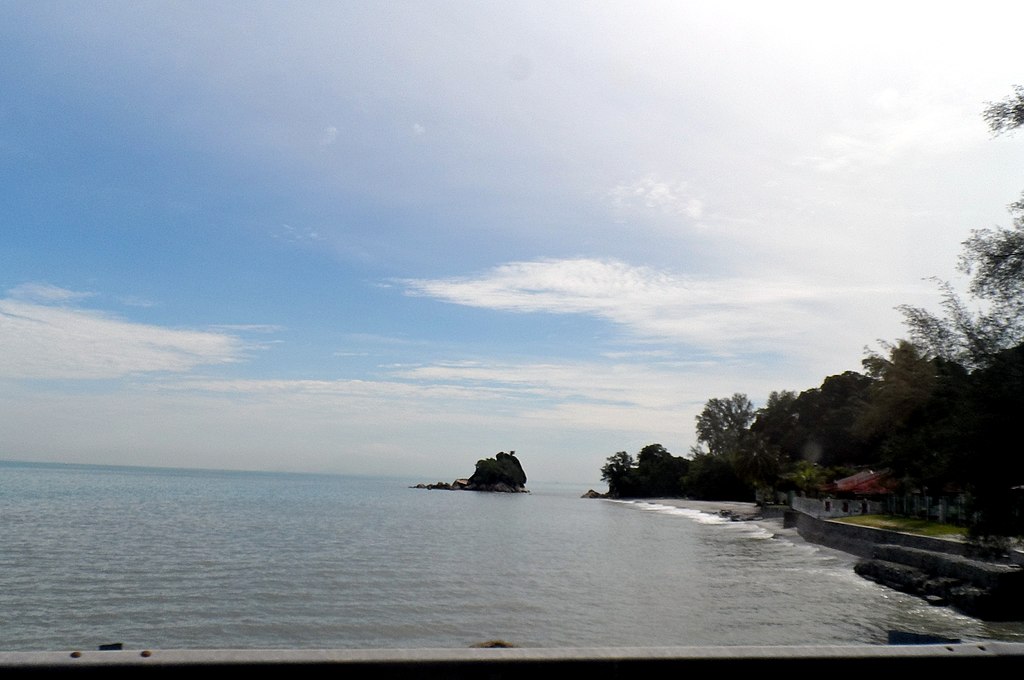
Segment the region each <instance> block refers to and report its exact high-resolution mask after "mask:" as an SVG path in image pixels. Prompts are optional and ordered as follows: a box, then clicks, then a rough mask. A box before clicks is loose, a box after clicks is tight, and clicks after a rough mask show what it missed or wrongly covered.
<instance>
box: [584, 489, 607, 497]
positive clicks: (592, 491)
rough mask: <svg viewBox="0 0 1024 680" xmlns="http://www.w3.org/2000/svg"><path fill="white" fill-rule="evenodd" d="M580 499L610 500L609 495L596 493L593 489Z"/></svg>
mask: <svg viewBox="0 0 1024 680" xmlns="http://www.w3.org/2000/svg"><path fill="white" fill-rule="evenodd" d="M580 498H608V494H606V493H600V492H597V491H594V490H593V489H588V490H587V492H586V493H585V494H583V495H582V496H580Z"/></svg>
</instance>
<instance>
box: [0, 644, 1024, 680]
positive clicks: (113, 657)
mask: <svg viewBox="0 0 1024 680" xmlns="http://www.w3.org/2000/svg"><path fill="white" fill-rule="evenodd" d="M1022 661H1024V643H1013V642H985V643H969V644H968V643H948V644H916V645H852V646H842V645H839V646H791V647H787V646H781V647H657V648H580V649H520V648H511V649H509V648H504V649H502V648H499V649H454V650H452V649H410V650H294V649H292V650H289V649H283V650H136V651H125V650H120V651H81V652H77V651H69V652H0V676H2V677H3V678H5V679H6V678H12V677H18V676H27V675H34V676H37V675H40V674H42V673H52V672H58V673H60V674H62V675H66V676H82V675H95V676H96V677H103V678H118V677H153V676H158V677H163V676H167V677H171V676H172V675H173V676H174V677H180V676H182V674H186V673H202V672H204V671H212V672H218V673H234V672H245V671H250V672H251V671H259V672H266V671H284V672H289V673H301V674H302V676H303V677H321V676H322V677H328V676H329V677H332V678H337V677H344V678H353V677H373V678H382V677H383V678H417V679H419V678H428V679H432V678H451V679H452V680H461V679H463V678H489V679H500V678H516V680H521V678H523V677H530V674H537V675H536V676H537V677H539V676H540V675H550V674H558V675H561V676H562V677H568V676H569V675H570V674H572V675H577V674H580V673H582V674H583V676H584V677H586V678H587V679H588V680H592V679H594V678H635V677H641V674H647V675H648V676H649V677H656V676H655V674H658V675H666V674H669V673H671V674H673V675H674V676H676V677H686V678H688V679H691V680H692V679H693V678H701V677H711V676H712V675H714V676H718V677H721V676H723V675H727V674H731V673H735V672H746V673H751V674H757V675H759V676H764V675H766V674H767V675H773V674H780V673H794V672H800V673H815V674H823V673H828V674H830V675H835V674H836V670H837V669H842V671H843V674H844V675H848V674H853V673H876V674H881V673H884V674H886V675H888V674H891V673H900V672H902V673H917V674H922V673H939V672H940V671H941V674H942V675H946V674H949V673H967V672H970V673H986V672H987V673H995V672H996V671H997V670H1001V671H1005V669H1006V668H1014V667H1020V666H1019V664H1020V662H1022ZM1013 662H1017V664H1018V665H1017V666H1014V665H1012V664H1013ZM1008 664H1010V665H1008Z"/></svg>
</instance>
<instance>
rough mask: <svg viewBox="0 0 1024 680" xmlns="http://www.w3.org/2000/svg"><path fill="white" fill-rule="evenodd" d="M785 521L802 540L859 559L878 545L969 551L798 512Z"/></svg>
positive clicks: (945, 541)
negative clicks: (846, 553) (855, 556)
mask: <svg viewBox="0 0 1024 680" xmlns="http://www.w3.org/2000/svg"><path fill="white" fill-rule="evenodd" d="M784 520H785V526H789V527H795V528H796V530H797V533H799V534H800V537H801V538H803V539H804V540H805V541H810V542H811V543H817V544H819V545H826V546H828V547H830V548H835V549H836V550H842V551H843V552H848V553H850V554H852V555H857V556H858V557H871V556H872V555H873V553H874V547H875V546H876V545H879V544H885V545H902V546H905V547H908V548H918V549H920V550H929V551H932V552H939V553H947V554H951V555H967V554H968V552H969V546H968V544H966V543H964V542H962V541H955V540H950V539H944V538H930V537H928V536H916V535H914V534H905V533H901V532H899V531H887V530H885V529H876V528H874V527H863V526H857V525H855V524H845V523H843V522H833V521H830V520H827V519H818V518H817V517H812V516H811V515H808V514H806V513H803V512H799V511H790V512H788V513H786V516H785V518H784Z"/></svg>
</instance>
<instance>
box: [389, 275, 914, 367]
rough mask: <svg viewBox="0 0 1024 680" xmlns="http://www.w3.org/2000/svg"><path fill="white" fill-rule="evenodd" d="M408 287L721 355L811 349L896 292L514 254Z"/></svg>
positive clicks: (450, 299)
mask: <svg viewBox="0 0 1024 680" xmlns="http://www.w3.org/2000/svg"><path fill="white" fill-rule="evenodd" d="M405 285H406V286H407V288H408V291H409V293H410V294H413V295H423V296H429V297H434V298H437V299H440V300H444V301H447V302H451V303H454V304H460V305H466V306H470V307H481V308H487V309H500V310H508V311H515V312H545V313H552V314H565V313H575V314H588V315H591V316H595V317H598V318H602V319H606V320H608V321H611V322H613V323H615V324H618V325H620V326H622V327H623V328H625V329H626V330H627V331H629V332H630V333H632V334H634V335H636V336H639V337H642V338H650V339H657V340H662V341H669V342H677V343H683V344H686V345H690V346H692V347H696V348H700V349H702V350H704V351H707V352H712V353H718V354H729V353H734V352H741V351H742V352H758V351H773V350H778V349H780V348H783V347H785V348H786V349H789V350H792V349H794V348H795V347H798V346H799V347H804V346H805V345H806V343H807V341H806V340H804V339H802V338H803V337H812V336H814V335H820V330H821V329H822V328H823V327H825V326H831V325H832V324H834V323H836V322H838V321H841V320H842V319H843V315H844V314H849V313H850V312H851V311H856V310H857V309H858V308H860V307H861V306H862V305H863V301H864V300H865V299H875V300H879V299H881V300H885V299H887V298H888V297H889V296H891V295H892V294H893V291H890V290H886V289H884V288H870V287H863V286H862V287H847V286H840V285H832V286H827V285H821V284H820V283H819V284H815V285H805V284H803V283H801V282H800V281H796V280H782V279H774V280H768V279H739V278H737V279H710V278H698V277H684V276H680V275H676V274H671V273H667V272H663V271H657V270H654V269H650V268H647V267H633V266H630V265H627V264H624V263H622V262H616V261H602V260H590V259H573V260H545V261H536V262H513V263H509V264H505V265H501V266H499V267H495V268H494V269H492V270H491V271H489V272H487V273H486V274H484V275H481V276H479V277H476V278H451V279H436V280H409V281H406V282H405ZM895 304H896V303H895V302H894V303H893V305H895ZM864 327H865V328H870V325H867V326H864ZM816 330H818V331H819V332H818V333H816Z"/></svg>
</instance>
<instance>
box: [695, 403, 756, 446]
mask: <svg viewBox="0 0 1024 680" xmlns="http://www.w3.org/2000/svg"><path fill="white" fill-rule="evenodd" d="M753 420H754V405H753V404H752V403H751V402H750V399H748V398H747V395H745V394H740V393H738V392H737V393H736V394H734V395H732V396H731V397H727V398H725V399H709V400H708V401H707V403H706V404H704V410H703V411H701V412H700V414H699V415H698V416H697V441H699V442H701V443H702V444H704V445H705V446H707V447H708V453H710V454H711V455H713V456H725V455H730V454H733V453H735V452H736V451H737V450H738V449H739V448H740V447H741V446H742V445H743V439H744V437H745V436H746V433H747V428H748V427H749V426H750V423H751V422H752V421H753Z"/></svg>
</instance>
